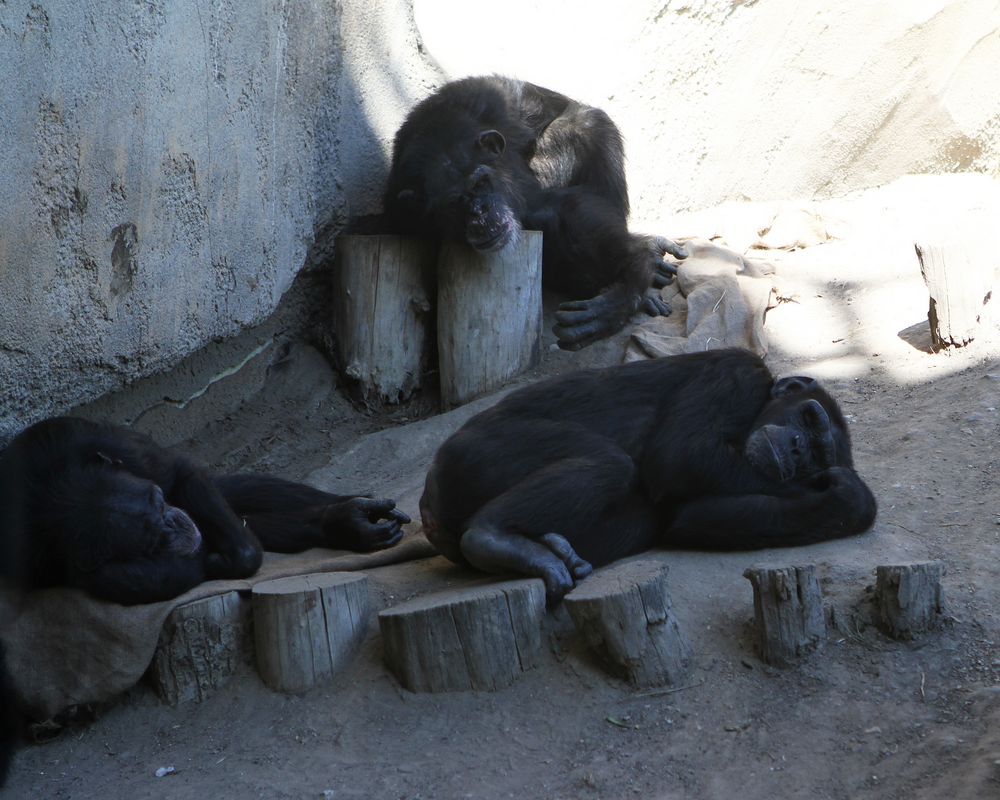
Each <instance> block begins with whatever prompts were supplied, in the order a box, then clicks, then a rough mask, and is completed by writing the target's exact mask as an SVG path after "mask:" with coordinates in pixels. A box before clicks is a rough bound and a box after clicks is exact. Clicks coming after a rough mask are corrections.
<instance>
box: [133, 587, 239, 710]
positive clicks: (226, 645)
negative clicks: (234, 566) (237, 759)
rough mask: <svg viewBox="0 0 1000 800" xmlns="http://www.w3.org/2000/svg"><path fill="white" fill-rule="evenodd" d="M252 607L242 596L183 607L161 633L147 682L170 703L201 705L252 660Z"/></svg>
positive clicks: (223, 596)
mask: <svg viewBox="0 0 1000 800" xmlns="http://www.w3.org/2000/svg"><path fill="white" fill-rule="evenodd" d="M250 628H251V622H250V604H249V602H248V601H246V600H245V599H243V598H241V597H240V595H239V593H238V592H226V593H225V594H219V595H214V596H212V597H206V598H204V599H202V600H196V601H194V602H193V603H186V604H185V605H182V606H178V607H177V608H175V609H174V610H173V611H172V612H170V616H168V617H167V619H166V621H165V622H164V624H163V630H162V631H161V632H160V639H159V642H158V643H157V645H156V652H155V653H154V655H153V661H152V663H151V664H150V667H149V672H148V679H149V681H150V682H151V683H152V685H153V688H154V689H155V690H156V693H157V694H158V695H159V696H160V698H161V699H162V700H164V701H165V702H167V703H170V705H177V704H178V703H182V702H187V701H192V700H193V701H196V702H201V701H203V700H205V699H206V698H208V697H209V696H210V695H212V694H213V693H214V692H215V690H216V689H218V688H220V687H221V686H223V685H225V684H226V682H228V681H229V679H230V678H231V677H232V676H233V675H234V674H235V673H236V671H237V669H238V668H239V666H240V665H241V664H244V663H248V662H250V661H251V660H252V658H253V648H252V643H251V634H250Z"/></svg>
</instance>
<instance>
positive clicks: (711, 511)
mask: <svg viewBox="0 0 1000 800" xmlns="http://www.w3.org/2000/svg"><path fill="white" fill-rule="evenodd" d="M785 491H786V494H784V495H766V494H750V495H737V496H728V497H703V498H699V499H697V500H693V501H691V502H688V503H685V504H683V505H682V506H680V508H679V509H678V511H677V513H676V516H675V517H674V519H673V521H672V523H671V524H670V526H669V527H668V529H667V531H666V533H665V535H664V543H665V544H667V545H670V546H688V547H697V548H699V549H708V548H720V549H734V550H743V549H746V550H752V549H757V548H762V547H783V546H789V545H796V544H809V543H811V542H820V541H824V540H826V539H836V538H839V537H842V536H851V535H853V534H857V533H861V532H863V531H865V530H867V529H868V528H870V527H871V525H872V523H873V522H874V521H875V513H876V503H875V497H874V496H873V495H872V493H871V490H870V489H869V488H868V487H867V486H866V485H865V483H864V482H863V481H862V480H861V478H860V477H858V475H857V473H856V472H854V471H853V470H851V469H848V468H846V467H832V468H830V469H828V470H826V471H825V472H823V473H821V474H820V475H819V476H817V477H816V478H815V479H813V480H812V481H810V482H809V484H808V485H801V484H800V485H798V486H796V487H794V488H791V487H789V488H787V489H785Z"/></svg>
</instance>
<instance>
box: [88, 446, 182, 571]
mask: <svg viewBox="0 0 1000 800" xmlns="http://www.w3.org/2000/svg"><path fill="white" fill-rule="evenodd" d="M91 475H92V478H91V480H90V481H89V487H88V488H89V492H88V494H89V497H88V498H86V499H82V500H81V503H82V504H83V505H85V508H84V507H81V512H82V513H81V516H82V517H83V518H84V519H90V518H92V519H93V520H94V525H95V529H96V530H101V531H103V534H102V535H103V537H104V540H105V541H107V542H111V543H115V544H118V543H121V545H122V546H123V551H124V552H121V553H114V552H113V553H111V554H110V555H111V557H112V559H114V558H115V557H116V556H117V557H119V558H123V559H127V558H128V557H129V556H136V555H140V554H142V555H146V556H153V555H156V554H157V553H173V554H176V555H181V556H188V555H194V554H195V553H197V552H198V551H199V549H200V548H201V532H200V531H199V530H198V526H197V525H195V523H194V521H193V520H192V519H191V517H190V516H188V514H187V512H185V511H184V510H183V509H181V508H178V507H177V506H172V505H170V504H169V503H167V502H166V500H165V499H164V496H163V491H162V490H161V489H160V487H159V486H157V485H156V484H155V483H153V482H152V481H148V480H145V479H143V478H138V477H136V476H135V475H132V474H131V473H129V472H128V471H126V470H124V469H121V468H118V467H115V466H111V465H107V466H103V465H102V466H100V467H97V468H95V469H93V470H91ZM91 515H92V516H91ZM112 546H114V545H112Z"/></svg>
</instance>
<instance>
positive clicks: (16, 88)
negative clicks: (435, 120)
mask: <svg viewBox="0 0 1000 800" xmlns="http://www.w3.org/2000/svg"><path fill="white" fill-rule="evenodd" d="M495 12H496V5H495V3H492V2H486V0H467V2H464V3H455V2H452V0H379V2H372V0H270V1H269V2H259V1H258V2H241V1H240V0H104V1H103V2H97V0H34V2H31V1H30V0H0V77H2V79H3V86H2V88H0V143H2V145H3V146H2V147H0V187H2V189H3V196H4V202H3V203H2V204H0V441H2V440H3V439H4V438H5V437H6V436H7V435H9V434H10V433H11V432H13V431H15V430H17V429H19V428H21V427H23V426H24V425H26V424H28V423H29V422H31V421H33V420H35V419H38V418H39V417H41V416H44V415H46V414H50V413H54V412H59V411H64V410H66V409H68V408H71V407H73V406H74V405H77V404H79V403H82V402H85V401H88V400H91V399H93V398H95V397H97V396H99V395H101V394H102V393H104V392H107V391H110V390H113V389H116V388H119V387H121V386H123V385H125V384H127V383H129V382H130V381H133V380H135V379H136V378H138V377H141V376H145V375H149V374H152V373H156V372H158V371H161V370H164V369H167V368H169V367H170V366H172V365H174V364H176V363H177V362H178V361H179V360H180V359H181V358H182V357H183V356H185V355H188V354H189V353H191V352H194V351H196V350H198V349H199V348H200V347H202V346H203V345H204V344H205V343H206V342H209V341H211V340H214V339H217V338H220V337H227V336H230V335H232V334H234V333H236V332H238V331H239V330H241V329H243V328H246V327H248V326H251V325H254V324H256V323H258V322H260V321H261V320H262V319H264V318H265V317H266V316H267V315H268V314H270V313H271V311H272V310H273V309H274V307H275V305H276V304H277V302H278V300H279V299H280V297H281V295H282V293H283V292H284V291H285V290H286V289H287V287H288V286H289V284H290V283H291V281H292V279H293V277H294V276H295V274H296V273H297V272H298V271H299V270H301V269H302V268H303V266H306V265H310V264H317V263H322V262H323V260H324V259H325V258H326V257H327V256H328V255H329V254H330V252H331V246H332V241H333V236H334V234H336V232H337V231H338V230H339V229H340V227H341V226H342V225H343V223H344V221H345V220H346V219H347V217H348V216H354V215H360V214H366V213H371V212H374V211H376V210H377V208H378V202H379V192H380V184H381V181H382V178H383V177H384V174H385V170H386V162H387V158H388V153H389V146H390V142H391V138H392V135H393V133H394V131H395V129H396V127H397V126H398V124H399V122H400V121H401V119H402V117H403V115H404V114H405V112H406V110H407V109H408V108H409V107H410V106H411V105H412V104H413V103H414V102H415V101H416V100H418V99H420V98H421V97H423V96H425V95H426V94H427V93H429V92H430V91H431V90H432V89H433V88H434V87H435V86H436V85H438V84H439V83H440V82H441V81H442V80H443V76H445V75H447V76H448V77H459V76H461V75H465V74H475V73H481V72H489V71H498V72H504V73H508V74H513V75H518V76H520V77H524V78H526V79H529V80H533V81H536V82H539V83H542V84H545V85H549V86H551V87H553V88H556V89H560V90H562V91H565V92H567V93H568V94H571V95H573V96H576V97H579V98H581V99H584V100H587V101H589V102H592V103H594V104H596V105H600V106H602V107H604V108H606V109H607V110H608V111H609V112H610V113H611V114H612V115H613V116H614V118H615V119H616V121H617V122H618V123H619V125H620V126H621V128H622V130H623V132H624V133H625V137H626V147H627V153H628V159H629V161H628V168H629V181H630V187H631V194H632V199H633V209H634V211H633V220H634V221H635V222H636V224H637V226H639V227H645V228H648V229H654V228H655V229H656V230H657V231H658V232H663V233H670V232H671V225H670V216H671V214H672V213H673V212H675V211H681V210H686V209H697V208H704V207H708V206H713V205H715V204H717V203H720V202H723V201H726V200H740V199H754V200H765V199H784V198H811V197H822V196H828V195H832V194H838V193H841V192H843V191H847V190H850V189H854V188H859V187H864V186H870V185H875V184H880V183H886V182H889V181H891V180H893V179H894V178H896V177H898V176H899V175H901V174H904V173H907V172H922V171H928V172H936V171H949V170H978V171H982V172H986V173H989V174H993V175H998V174H1000V104H998V102H997V97H1000V71H998V70H997V69H996V65H997V64H998V63H1000V33H998V27H1000V4H998V3H997V2H996V0H947V1H946V0H918V1H915V2H910V3H895V4H889V5H887V4H885V3H883V2H879V0H858V1H857V2H852V3H847V4H840V5H833V4H831V3H829V2H825V0H804V1H801V0H744V1H743V2H740V1H739V0H637V1H636V2H629V3H624V4H618V5H617V6H614V4H610V5H609V4H608V3H607V2H606V1H605V0H547V2H545V3H538V2H534V0H508V2H506V3H505V5H504V13H502V14H496V13H495ZM414 13H415V14H416V22H417V25H416V26H415V24H414Z"/></svg>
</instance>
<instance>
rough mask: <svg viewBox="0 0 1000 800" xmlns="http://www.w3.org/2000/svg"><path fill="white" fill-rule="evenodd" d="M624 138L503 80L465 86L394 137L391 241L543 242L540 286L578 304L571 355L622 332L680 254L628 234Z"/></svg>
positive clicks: (578, 110) (581, 109)
mask: <svg viewBox="0 0 1000 800" xmlns="http://www.w3.org/2000/svg"><path fill="white" fill-rule="evenodd" d="M628 210H629V208H628V190H627V188H626V184H625V170H624V150H623V147H622V139H621V134H620V133H619V132H618V128H616V127H615V124H614V123H613V122H612V121H611V119H610V118H609V117H608V115H607V114H605V113H604V112H603V111H601V110H600V109H597V108H592V107H590V106H587V105H584V104H582V103H578V102H577V101H575V100H571V99H570V98H568V97H566V96H565V95H561V94H558V93H557V92H553V91H550V90H549V89H544V88H542V87H541V86H535V85H534V84H531V83H525V82H524V81H518V80H513V79H511V78H503V77H500V76H491V77H481V78H464V79H462V80H458V81H454V82H452V83H448V84H446V85H444V86H443V87H442V88H441V89H439V90H438V91H437V92H436V93H435V94H433V95H431V96H430V97H428V98H427V99H425V100H423V101H422V102H421V103H419V104H418V105H417V106H416V107H415V108H414V109H413V110H412V111H411V112H410V114H409V116H407V118H406V120H405V121H404V122H403V125H402V127H401V128H400V129H399V131H398V132H397V133H396V139H395V143H394V146H393V157H392V167H391V170H390V172H389V180H388V185H387V188H386V195H385V211H386V215H387V217H388V219H389V224H390V226H391V227H392V229H393V230H394V231H395V232H398V233H408V234H414V235H418V236H430V237H435V238H441V237H443V238H449V239H453V240H455V241H459V242H466V243H467V244H469V245H470V246H472V247H474V248H475V249H476V250H482V251H489V250H498V249H500V248H502V247H504V246H505V245H507V244H508V243H509V242H511V241H512V240H513V239H515V238H516V237H517V235H518V232H519V231H520V230H521V229H522V228H524V229H528V230H540V231H542V232H543V234H544V236H543V240H542V280H543V282H544V284H545V286H547V287H549V288H552V289H554V290H556V291H558V292H561V293H564V294H568V295H570V296H571V297H572V298H574V299H573V300H572V301H571V302H567V303H563V304H562V305H561V306H560V307H559V310H558V312H557V314H556V327H555V333H556V336H557V337H558V339H559V345H560V346H561V347H563V348H566V349H570V350H575V349H578V348H580V347H583V346H584V345H587V344H590V343H591V342H593V341H595V340H596V339H600V338H602V337H604V336H608V335H610V334H612V333H614V332H615V331H618V330H620V329H621V328H622V327H623V326H624V325H625V323H626V322H627V321H628V319H629V317H630V316H631V315H632V314H633V313H634V312H635V311H636V310H638V309H639V308H642V309H644V310H645V311H647V312H648V313H650V314H653V315H656V314H669V313H670V309H669V307H668V306H667V305H666V304H665V303H664V302H663V301H662V300H661V299H660V298H659V294H658V293H656V294H652V295H647V290H648V289H649V287H650V286H651V285H653V284H654V283H655V284H656V285H658V286H663V285H664V284H665V283H666V282H667V281H668V280H669V275H670V274H671V273H673V272H676V269H675V268H674V267H672V266H670V265H669V264H668V263H666V262H664V260H663V254H664V252H669V253H670V254H672V255H674V256H676V257H678V258H683V257H684V256H685V255H686V252H685V250H684V249H683V247H680V246H678V245H677V244H675V243H674V242H671V241H670V240H668V239H664V238H662V237H646V236H637V235H634V234H631V233H629V231H628V227H627V223H626V220H627V217H628Z"/></svg>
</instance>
